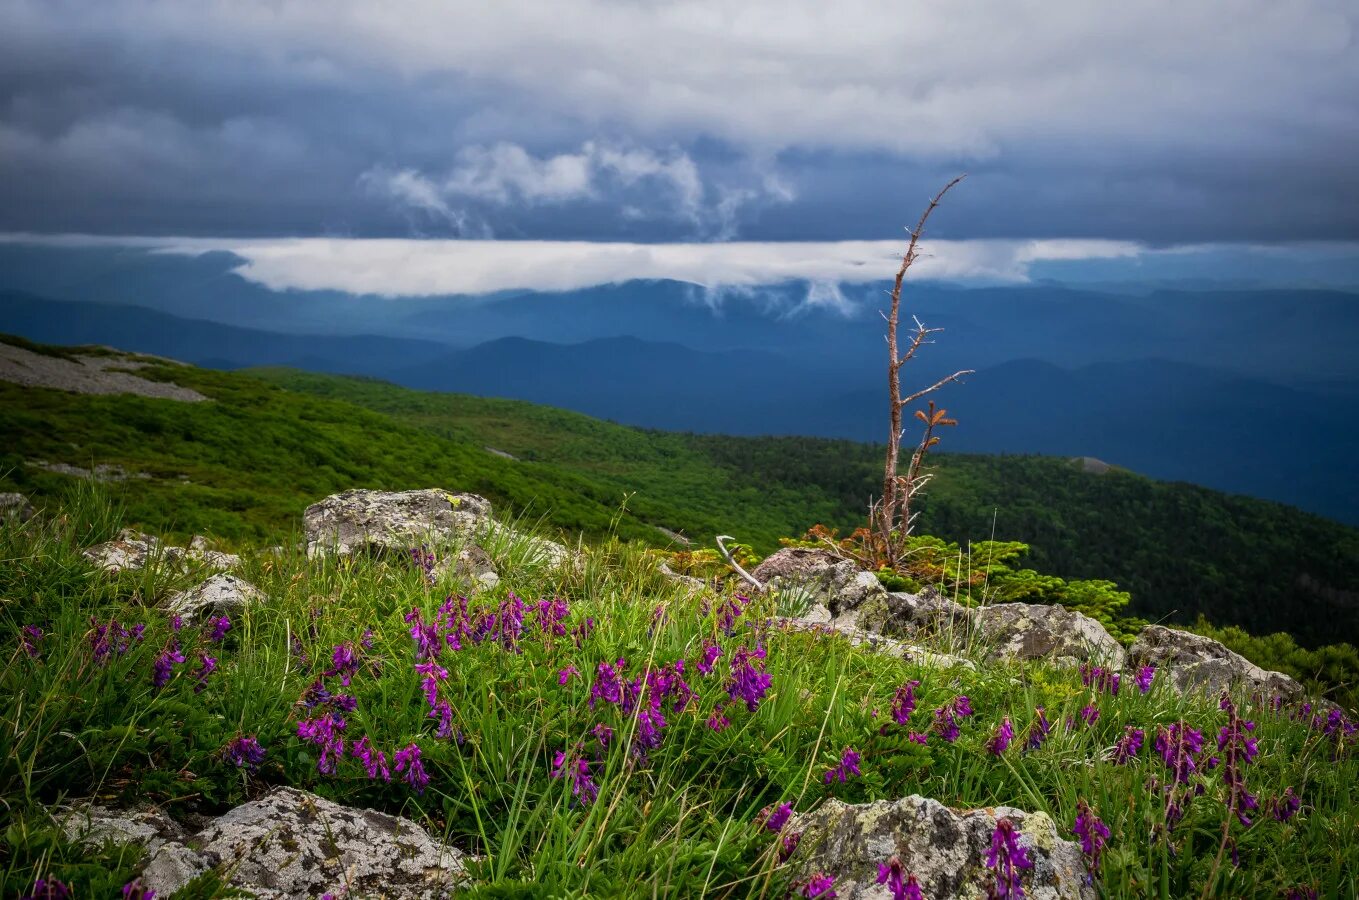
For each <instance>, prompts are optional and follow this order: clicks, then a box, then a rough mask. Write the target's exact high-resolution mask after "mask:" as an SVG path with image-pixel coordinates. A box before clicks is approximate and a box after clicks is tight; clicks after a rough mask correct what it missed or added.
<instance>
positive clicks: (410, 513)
mask: <svg viewBox="0 0 1359 900" xmlns="http://www.w3.org/2000/svg"><path fill="white" fill-rule="evenodd" d="M490 521H491V502H490V501H489V500H487V499H485V498H484V497H478V496H477V495H476V494H453V493H449V492H448V491H444V490H438V489H427V490H419V491H368V490H351V491H344V492H343V493H339V494H332V495H330V496H329V497H326V498H325V499H324V500H321V501H320V502H319V503H313V504H312V505H311V506H308V507H307V510H306V512H305V513H303V515H302V524H303V529H304V530H305V533H306V537H307V552H308V553H309V554H313V555H314V554H316V553H330V552H335V553H339V554H342V555H347V554H350V553H356V552H364V551H367V552H374V551H376V552H384V551H400V552H405V551H408V550H410V549H411V548H412V547H418V546H420V545H421V544H429V543H431V542H433V543H442V542H446V541H450V540H453V539H456V538H462V537H466V536H468V535H471V534H473V533H475V532H477V531H478V530H480V529H482V528H484V527H485V526H486V525H488V524H489V523H490Z"/></svg>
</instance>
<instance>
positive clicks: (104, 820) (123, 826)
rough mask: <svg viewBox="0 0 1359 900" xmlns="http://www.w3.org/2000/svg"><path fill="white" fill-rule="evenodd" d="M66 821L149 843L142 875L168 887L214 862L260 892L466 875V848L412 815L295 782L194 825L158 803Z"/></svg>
mask: <svg viewBox="0 0 1359 900" xmlns="http://www.w3.org/2000/svg"><path fill="white" fill-rule="evenodd" d="M63 825H64V827H66V829H67V832H68V834H70V835H71V837H72V838H73V839H80V840H86V841H90V842H95V843H100V842H102V841H104V840H105V839H112V840H113V841H114V842H116V843H136V844H140V845H142V846H144V847H145V848H146V850H147V854H148V860H147V863H146V866H145V868H144V870H143V872H142V875H141V878H142V883H143V884H144V885H145V886H146V887H148V888H150V889H151V890H154V891H155V892H156V893H157V894H158V895H160V896H163V897H169V896H171V895H172V894H173V893H174V892H175V891H177V890H179V889H180V888H182V887H184V885H185V884H187V883H188V882H189V880H190V879H192V878H193V877H194V876H196V875H198V874H200V873H202V872H205V871H207V870H208V869H211V868H217V869H218V870H219V871H222V872H225V873H228V874H229V875H230V883H231V885H232V886H233V887H236V888H240V889H242V890H245V891H248V892H249V894H250V895H251V896H253V897H257V898H260V900H283V898H293V897H320V896H321V895H322V894H325V893H331V894H334V895H337V896H338V895H339V894H340V892H341V889H342V888H346V887H347V889H346V890H345V893H346V895H347V896H356V897H366V896H381V897H385V898H392V900H397V898H400V900H406V898H412V900H413V898H421V900H426V898H442V897H447V896H450V895H451V894H452V893H453V892H454V891H455V890H456V889H457V888H458V887H459V886H460V885H462V884H463V883H464V882H465V881H466V876H465V874H464V871H465V863H464V859H465V856H464V855H463V854H462V853H461V852H460V851H458V850H455V849H453V848H452V847H449V846H447V845H445V844H441V843H439V842H437V841H435V840H434V839H433V838H431V837H430V836H429V834H428V833H427V832H426V831H425V830H424V829H423V828H421V827H420V826H419V825H416V824H415V823H414V822H412V821H410V820H409V819H404V818H400V817H397V816H389V815H387V814H385V813H380V812H377V811H375V810H371V809H354V808H351V807H346V806H340V805H339V804H337V803H332V802H330V801H329V800H325V799H322V798H321V797H318V796H316V795H315V794H309V793H307V792H305V791H299V790H296V789H294V788H275V789H274V790H273V791H270V792H269V793H268V794H266V795H265V796H264V797H262V798H261V799H259V800H255V801H252V802H250V803H245V804H242V805H241V806H238V807H236V808H235V809H233V810H231V811H230V812H228V813H227V814H226V815H224V816H221V817H220V818H218V819H214V820H212V821H211V822H210V823H209V824H208V825H207V827H205V828H203V829H202V830H201V831H199V832H198V833H197V834H193V835H189V834H188V831H187V829H185V828H184V827H183V826H180V825H178V824H176V823H174V822H173V821H172V820H170V819H169V818H168V817H166V816H163V815H161V814H159V813H156V812H154V811H141V810H137V811H122V812H119V811H111V810H107V809H104V808H102V807H98V806H92V807H87V808H85V809H82V810H79V811H77V812H76V813H73V814H67V816H66V818H65V820H64V821H63Z"/></svg>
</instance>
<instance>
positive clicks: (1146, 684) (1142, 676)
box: [1133, 666, 1156, 694]
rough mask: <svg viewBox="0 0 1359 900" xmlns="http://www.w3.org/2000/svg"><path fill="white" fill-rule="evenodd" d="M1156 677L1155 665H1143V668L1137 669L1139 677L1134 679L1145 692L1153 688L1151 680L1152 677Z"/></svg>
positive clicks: (1138, 687)
mask: <svg viewBox="0 0 1359 900" xmlns="http://www.w3.org/2000/svg"><path fill="white" fill-rule="evenodd" d="M1155 677H1156V667H1155V666H1143V667H1142V668H1140V669H1138V670H1137V677H1135V678H1134V679H1133V683H1135V684H1136V685H1137V689H1138V690H1139V691H1141V692H1142V693H1144V694H1145V693H1147V691H1150V690H1151V682H1152V679H1154V678H1155Z"/></svg>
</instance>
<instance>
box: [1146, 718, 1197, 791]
mask: <svg viewBox="0 0 1359 900" xmlns="http://www.w3.org/2000/svg"><path fill="white" fill-rule="evenodd" d="M1152 746H1154V747H1155V748H1156V752H1157V753H1159V754H1161V759H1163V760H1165V764H1166V766H1167V767H1168V768H1169V769H1170V770H1171V771H1172V772H1173V773H1174V776H1175V781H1176V782H1178V783H1179V784H1188V783H1189V776H1190V775H1192V774H1194V773H1195V772H1196V771H1198V765H1197V762H1196V761H1195V756H1196V755H1197V754H1199V753H1201V752H1202V751H1203V734H1202V732H1199V731H1197V730H1195V729H1193V728H1190V727H1188V726H1187V725H1185V724H1184V723H1183V722H1175V723H1172V724H1171V726H1170V727H1169V728H1157V729H1156V739H1155V740H1154V741H1153V742H1152Z"/></svg>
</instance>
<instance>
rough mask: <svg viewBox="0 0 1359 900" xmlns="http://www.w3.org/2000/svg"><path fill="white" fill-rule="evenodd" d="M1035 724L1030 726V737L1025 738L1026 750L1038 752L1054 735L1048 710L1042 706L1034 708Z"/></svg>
mask: <svg viewBox="0 0 1359 900" xmlns="http://www.w3.org/2000/svg"><path fill="white" fill-rule="evenodd" d="M1033 714H1034V718H1033V723H1032V724H1031V725H1029V731H1028V736H1027V737H1025V738H1024V749H1025V750H1037V749H1038V748H1039V747H1041V746H1043V742H1044V741H1046V740H1047V739H1048V735H1049V734H1051V733H1052V723H1051V722H1049V721H1048V715H1047V710H1046V709H1044V708H1043V707H1041V706H1035V707H1034V708H1033Z"/></svg>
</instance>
